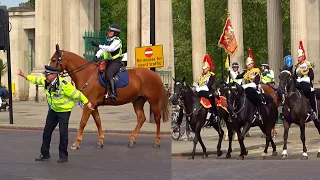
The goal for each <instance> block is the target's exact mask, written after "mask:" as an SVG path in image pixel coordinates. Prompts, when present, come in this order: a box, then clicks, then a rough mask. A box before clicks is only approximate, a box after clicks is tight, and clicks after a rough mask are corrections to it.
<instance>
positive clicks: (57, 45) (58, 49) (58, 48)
mask: <svg viewBox="0 0 320 180" xmlns="http://www.w3.org/2000/svg"><path fill="white" fill-rule="evenodd" d="M56 51H57V52H58V51H60V47H59V44H56Z"/></svg>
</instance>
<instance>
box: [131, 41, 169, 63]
mask: <svg viewBox="0 0 320 180" xmlns="http://www.w3.org/2000/svg"><path fill="white" fill-rule="evenodd" d="M135 57H136V65H135V66H136V67H142V68H155V67H163V66H164V61H163V46H162V45H156V46H144V47H137V48H135Z"/></svg>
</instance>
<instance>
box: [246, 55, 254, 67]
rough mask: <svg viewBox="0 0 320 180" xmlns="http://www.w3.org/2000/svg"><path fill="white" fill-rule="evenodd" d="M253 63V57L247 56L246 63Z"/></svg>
mask: <svg viewBox="0 0 320 180" xmlns="http://www.w3.org/2000/svg"><path fill="white" fill-rule="evenodd" d="M251 63H254V61H253V59H252V58H251V57H248V58H247V60H246V65H247V66H248V65H249V64H251Z"/></svg>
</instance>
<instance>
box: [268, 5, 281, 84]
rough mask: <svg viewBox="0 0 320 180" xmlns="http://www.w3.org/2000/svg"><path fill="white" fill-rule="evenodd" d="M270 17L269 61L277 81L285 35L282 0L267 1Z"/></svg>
mask: <svg viewBox="0 0 320 180" xmlns="http://www.w3.org/2000/svg"><path fill="white" fill-rule="evenodd" d="M267 19H268V61H269V65H270V68H271V69H273V71H274V73H275V81H276V83H277V82H278V75H279V71H278V69H279V68H282V66H283V64H284V61H283V37H282V14H281V1H279V0H268V1H267Z"/></svg>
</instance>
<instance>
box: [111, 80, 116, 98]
mask: <svg viewBox="0 0 320 180" xmlns="http://www.w3.org/2000/svg"><path fill="white" fill-rule="evenodd" d="M109 85H110V87H111V95H110V98H111V99H112V101H115V100H116V99H117V93H116V87H115V83H114V80H113V79H111V80H109Z"/></svg>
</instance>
